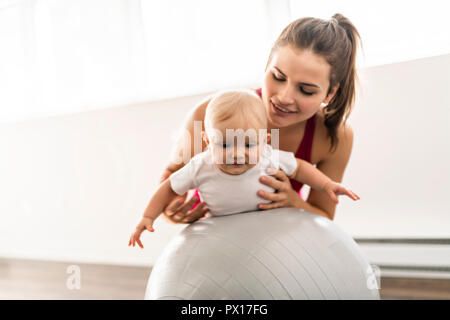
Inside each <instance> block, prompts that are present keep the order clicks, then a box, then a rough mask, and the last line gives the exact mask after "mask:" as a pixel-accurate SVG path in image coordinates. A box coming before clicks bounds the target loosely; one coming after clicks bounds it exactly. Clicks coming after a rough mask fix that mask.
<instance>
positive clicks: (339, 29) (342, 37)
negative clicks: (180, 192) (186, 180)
mask: <svg viewBox="0 0 450 320" xmlns="http://www.w3.org/2000/svg"><path fill="white" fill-rule="evenodd" d="M359 41H360V37H359V34H358V31H357V30H356V28H355V27H354V26H353V24H352V23H351V22H350V21H349V20H348V19H347V18H345V17H344V16H342V15H341V14H335V15H334V16H333V17H332V18H331V19H330V20H322V19H316V18H302V19H298V20H296V21H294V22H292V23H291V24H289V25H288V26H287V27H286V28H285V29H284V30H283V32H282V33H281V34H280V36H279V37H278V39H277V40H276V41H275V44H274V45H273V47H272V50H271V52H270V56H269V59H268V62H267V65H266V70H265V76H264V83H263V87H262V88H261V89H258V90H257V92H258V94H259V95H260V96H261V98H262V100H263V102H264V105H265V107H266V112H267V117H268V120H269V129H279V149H281V150H285V151H289V152H293V153H295V154H296V156H297V157H298V158H302V159H304V160H306V161H309V162H311V163H312V164H316V165H317V168H318V169H319V170H320V171H322V172H323V173H324V174H326V175H327V176H328V177H330V178H331V179H332V180H334V181H337V182H341V181H342V178H343V175H344V171H345V168H346V166H347V163H348V161H349V159H350V154H351V150H352V144H353V132H352V130H351V128H350V126H349V125H348V124H346V123H345V120H346V119H347V117H348V116H349V114H350V112H351V108H352V105H353V103H354V98H355V83H356V81H357V74H356V65H355V64H356V51H357V47H358V44H359ZM208 102H209V100H206V101H204V102H203V103H201V104H200V105H199V106H197V107H196V108H195V110H193V112H192V113H191V114H190V116H189V118H188V119H187V121H186V124H185V129H186V130H188V131H189V133H190V136H191V137H194V134H193V133H194V121H202V123H203V120H204V116H205V110H206V106H207V104H208ZM187 144H188V146H187V147H190V148H191V154H194V153H193V150H194V146H193V142H192V140H190V141H187ZM184 147H186V142H181V141H180V143H179V145H178V150H182V149H183V148H184ZM182 166H183V164H180V165H175V164H173V163H172V164H169V165H168V166H167V168H166V170H165V171H164V173H163V176H162V180H165V179H166V178H167V177H169V176H170V174H171V173H172V172H175V171H176V170H178V169H179V168H181V167H182ZM272 176H273V177H274V178H275V179H272V178H270V177H262V178H261V183H263V184H265V185H268V186H270V187H272V188H274V189H275V190H276V191H275V192H274V193H270V192H264V191H262V190H260V191H259V192H258V195H259V196H260V197H261V198H263V199H267V200H271V201H272V202H271V203H268V204H260V205H259V206H260V209H264V210H265V209H273V208H279V207H295V208H300V209H304V210H307V211H310V212H313V213H317V214H319V215H322V216H324V217H327V218H329V219H333V218H334V213H335V208H336V205H335V203H334V202H333V201H331V200H330V199H329V198H328V197H327V196H326V195H325V194H322V193H321V192H318V191H315V190H311V191H310V193H309V196H308V199H307V200H306V201H305V200H304V199H303V198H302V197H300V196H299V193H300V189H301V187H302V184H299V183H297V182H295V181H289V179H288V177H287V176H286V175H285V174H284V173H283V171H281V170H278V171H277V172H276V173H275V174H274V175H272ZM185 199H186V195H185V196H182V197H179V198H177V199H175V200H174V201H173V202H172V203H171V204H170V205H169V206H167V208H166V210H165V212H164V215H163V216H164V217H165V219H166V220H167V221H169V222H172V223H190V222H193V221H195V220H197V219H199V218H200V217H202V216H204V215H205V213H206V212H207V207H206V205H205V204H204V203H200V204H199V205H197V206H196V207H195V208H192V206H193V205H194V204H195V203H196V202H197V201H198V198H197V197H192V198H191V199H190V200H189V201H186V202H185Z"/></svg>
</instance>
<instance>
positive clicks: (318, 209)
mask: <svg viewBox="0 0 450 320" xmlns="http://www.w3.org/2000/svg"><path fill="white" fill-rule="evenodd" d="M338 136H339V144H338V147H337V148H336V150H335V151H334V152H333V153H332V154H330V155H329V157H328V158H326V159H325V160H323V161H321V162H320V163H319V164H318V165H317V169H318V170H320V171H321V172H322V173H323V174H325V175H326V176H328V177H329V178H330V179H332V180H333V181H336V182H341V181H342V178H343V175H344V171H345V168H346V166H347V163H348V161H349V159H350V155H351V151H352V146H353V131H352V129H351V127H350V126H348V125H347V126H346V128H345V130H343V129H342V127H341V129H340V130H339V131H338ZM272 177H273V178H275V179H272V178H271V177H267V176H263V177H261V178H260V182H261V183H263V184H265V185H267V186H269V187H272V188H274V189H275V190H276V193H271V192H267V191H263V190H259V191H258V195H259V196H260V197H261V198H264V199H266V200H270V201H272V203H267V204H265V203H262V204H260V205H259V208H260V209H264V210H267V209H273V208H281V207H295V208H299V209H304V210H307V211H310V212H314V213H317V214H319V215H321V216H324V217H327V218H329V219H331V220H333V218H334V213H335V209H336V203H335V202H333V201H332V200H331V199H330V197H329V196H328V195H327V194H325V193H323V192H320V191H317V190H314V189H311V190H310V193H309V196H308V200H307V201H304V200H303V199H302V198H301V197H300V196H299V195H298V193H297V192H296V191H295V190H293V189H292V186H291V184H290V181H289V178H288V177H287V176H286V174H285V173H284V172H283V171H281V170H278V171H277V172H276V173H275V174H272Z"/></svg>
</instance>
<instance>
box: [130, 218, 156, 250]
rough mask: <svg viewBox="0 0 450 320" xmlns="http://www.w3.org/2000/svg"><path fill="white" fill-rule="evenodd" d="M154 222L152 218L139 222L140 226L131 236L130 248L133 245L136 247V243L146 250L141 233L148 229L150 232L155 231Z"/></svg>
mask: <svg viewBox="0 0 450 320" xmlns="http://www.w3.org/2000/svg"><path fill="white" fill-rule="evenodd" d="M153 221H154V220H153V219H152V218H142V220H141V222H139V224H138V226H137V227H136V230H135V231H134V232H133V234H132V235H131V237H130V241H129V242H128V246H131V245H132V246H133V247H134V245H135V243H136V242H137V244H138V245H139V247H141V248H142V249H144V246H143V245H142V242H141V240H140V237H141V233H142V232H143V231H144V230H146V229H147V230H148V231H150V232H153V231H155V229H153Z"/></svg>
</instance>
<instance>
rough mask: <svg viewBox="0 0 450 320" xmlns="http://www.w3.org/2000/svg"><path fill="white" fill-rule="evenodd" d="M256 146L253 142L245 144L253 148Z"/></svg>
mask: <svg viewBox="0 0 450 320" xmlns="http://www.w3.org/2000/svg"><path fill="white" fill-rule="evenodd" d="M254 146H256V144H253V143H246V144H245V147H246V148H253V147H254Z"/></svg>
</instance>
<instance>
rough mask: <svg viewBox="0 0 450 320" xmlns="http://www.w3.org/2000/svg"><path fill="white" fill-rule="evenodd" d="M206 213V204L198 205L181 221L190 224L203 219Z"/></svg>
mask: <svg viewBox="0 0 450 320" xmlns="http://www.w3.org/2000/svg"><path fill="white" fill-rule="evenodd" d="M207 212H208V207H207V206H206V203H200V204H199V205H198V206H196V207H195V208H194V209H193V210H191V211H189V212H188V214H187V215H186V216H185V217H184V218H183V219H182V220H181V221H182V222H183V223H191V222H194V221H197V220H198V219H200V218H202V217H204V216H205V214H206V213H207Z"/></svg>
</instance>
